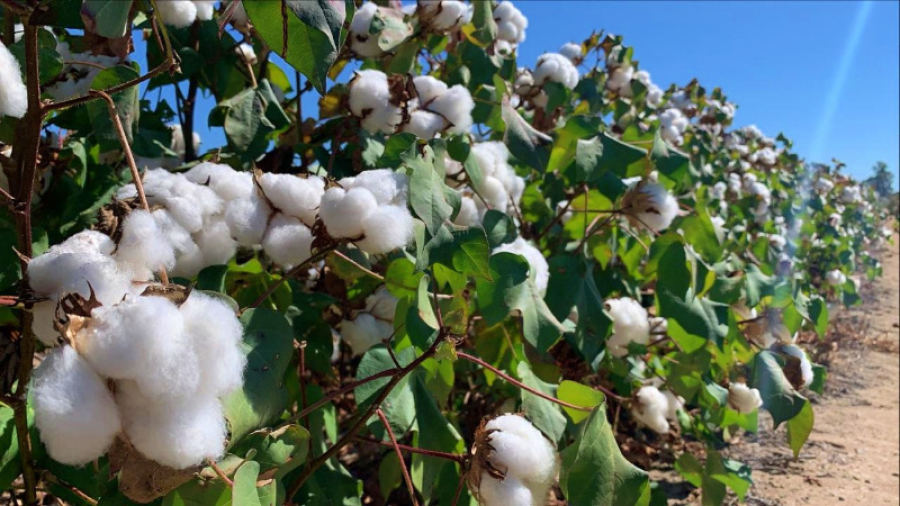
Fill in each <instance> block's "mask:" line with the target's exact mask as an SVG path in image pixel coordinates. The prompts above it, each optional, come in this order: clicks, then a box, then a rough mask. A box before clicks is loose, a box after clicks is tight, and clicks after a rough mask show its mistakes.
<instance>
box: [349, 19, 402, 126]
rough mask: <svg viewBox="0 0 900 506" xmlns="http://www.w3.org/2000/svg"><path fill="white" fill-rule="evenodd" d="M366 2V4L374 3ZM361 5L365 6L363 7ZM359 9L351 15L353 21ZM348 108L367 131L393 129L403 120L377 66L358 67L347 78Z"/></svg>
mask: <svg viewBox="0 0 900 506" xmlns="http://www.w3.org/2000/svg"><path fill="white" fill-rule="evenodd" d="M374 5H375V4H373V3H371V2H370V3H367V4H365V6H374ZM365 6H364V7H365ZM358 16H359V12H357V14H356V15H355V16H354V17H353V20H354V22H356V19H357V17H358ZM349 86H350V99H349V106H350V112H351V113H353V116H355V117H357V118H359V119H360V120H361V124H362V127H363V128H364V129H366V130H367V131H369V132H370V133H378V132H382V133H393V132H394V130H396V128H397V126H398V125H399V124H400V122H401V121H402V111H401V109H400V107H399V106H398V105H397V104H394V103H392V102H391V100H392V97H391V90H390V86H389V85H388V79H387V75H386V74H385V73H384V72H381V71H378V70H360V71H357V72H356V73H355V75H354V76H353V79H352V80H351V81H350V85H349Z"/></svg>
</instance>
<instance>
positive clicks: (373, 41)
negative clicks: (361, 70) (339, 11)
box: [348, 2, 384, 58]
mask: <svg viewBox="0 0 900 506" xmlns="http://www.w3.org/2000/svg"><path fill="white" fill-rule="evenodd" d="M377 13H378V5H376V4H375V3H374V2H366V3H364V4H363V5H362V7H360V8H359V9H357V10H356V13H355V14H354V15H353V21H351V22H350V35H349V36H348V39H349V41H350V49H352V50H353V52H354V53H356V54H357V55H359V56H362V57H363V58H370V57H373V56H378V55H380V54H382V53H383V52H384V51H382V50H381V48H380V47H378V36H377V35H374V34H371V33H369V29H370V27H371V25H372V20H373V19H374V18H375V15H376V14H377Z"/></svg>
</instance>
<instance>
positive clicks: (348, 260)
mask: <svg viewBox="0 0 900 506" xmlns="http://www.w3.org/2000/svg"><path fill="white" fill-rule="evenodd" d="M333 253H334V254H335V256H337V257H340V258H341V259H342V260H344V261H346V262H348V263H349V264H350V265H352V266H353V267H356V268H357V269H359V270H360V271H362V272H365V273H366V274H368V275H369V276H372V277H373V278H375V279H377V280H379V281H384V276H382V275H381V274H378V273H377V272H374V271H371V270H369V269H366V268H365V267H363V266H362V265H359V262H357V261H356V260H353V259H352V258H350V257H348V256H347V255H345V254H343V253H341V252H340V251H337V250H334V251H333Z"/></svg>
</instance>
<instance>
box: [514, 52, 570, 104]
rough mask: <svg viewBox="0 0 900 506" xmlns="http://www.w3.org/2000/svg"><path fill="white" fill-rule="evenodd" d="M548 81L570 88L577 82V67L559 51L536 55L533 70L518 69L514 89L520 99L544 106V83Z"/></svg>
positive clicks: (545, 102)
mask: <svg viewBox="0 0 900 506" xmlns="http://www.w3.org/2000/svg"><path fill="white" fill-rule="evenodd" d="M579 51H580V49H579ZM548 82H554V83H559V84H561V85H562V86H563V87H565V88H566V89H569V90H571V89H573V88H575V85H577V84H578V69H577V68H575V65H574V64H573V63H572V61H571V60H570V59H569V58H568V57H566V56H564V55H562V54H560V53H545V54H542V55H541V56H540V57H538V60H537V65H535V68H534V71H533V72H532V71H530V70H528V69H523V68H520V69H519V72H518V75H517V76H516V81H515V83H514V89H515V92H516V95H517V97H518V98H519V99H520V100H521V99H523V98H524V99H529V100H531V102H532V103H533V104H534V105H536V106H538V107H545V106H546V105H547V100H548V99H549V97H548V95H547V93H546V91H544V85H545V84H546V83H548Z"/></svg>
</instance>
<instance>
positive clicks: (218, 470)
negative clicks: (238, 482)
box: [209, 459, 234, 488]
mask: <svg viewBox="0 0 900 506" xmlns="http://www.w3.org/2000/svg"><path fill="white" fill-rule="evenodd" d="M209 467H211V468H213V471H215V472H216V475H217V476H218V477H219V479H220V480H222V481H224V482H225V485H228V488H234V482H233V481H232V480H231V478H229V477H228V475H227V474H225V471H223V470H222V468H221V467H219V465H218V464H216V461H215V460H213V459H209Z"/></svg>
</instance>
